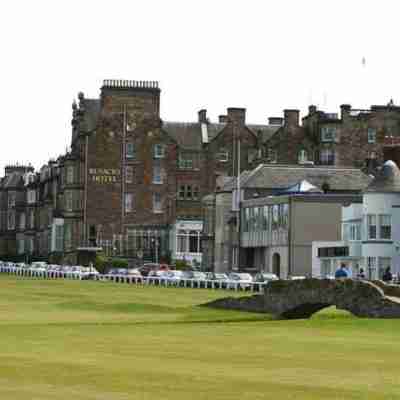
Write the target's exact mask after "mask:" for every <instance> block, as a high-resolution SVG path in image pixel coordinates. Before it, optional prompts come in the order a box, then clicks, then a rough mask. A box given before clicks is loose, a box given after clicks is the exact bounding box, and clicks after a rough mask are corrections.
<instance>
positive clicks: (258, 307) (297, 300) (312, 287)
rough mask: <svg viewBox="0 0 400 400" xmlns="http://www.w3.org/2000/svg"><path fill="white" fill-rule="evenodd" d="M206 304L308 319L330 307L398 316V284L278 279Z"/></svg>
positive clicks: (361, 314) (368, 314)
mask: <svg viewBox="0 0 400 400" xmlns="http://www.w3.org/2000/svg"><path fill="white" fill-rule="evenodd" d="M205 306H207V307H213V308H224V309H232V310H242V311H250V312H260V313H267V314H272V315H274V316H275V317H277V318H281V319H300V318H309V317H311V315H313V314H314V313H316V312H318V311H320V310H322V309H323V308H326V307H330V306H336V308H338V309H341V310H346V311H349V312H350V313H352V314H354V315H355V316H357V317H367V318H400V286H396V285H386V284H385V283H383V282H381V281H373V282H370V281H362V280H353V279H344V280H330V279H303V280H293V281H289V280H288V281H286V280H281V281H273V282H271V283H269V284H268V285H267V286H266V287H265V291H264V294H259V295H253V296H248V297H240V298H234V297H227V298H223V299H218V300H215V301H213V302H210V303H207V304H205Z"/></svg>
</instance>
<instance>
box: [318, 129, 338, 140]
mask: <svg viewBox="0 0 400 400" xmlns="http://www.w3.org/2000/svg"><path fill="white" fill-rule="evenodd" d="M335 140H336V127H334V126H323V127H322V128H321V141H322V142H334V141H335Z"/></svg>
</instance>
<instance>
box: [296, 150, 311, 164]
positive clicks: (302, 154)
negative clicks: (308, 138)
mask: <svg viewBox="0 0 400 400" xmlns="http://www.w3.org/2000/svg"><path fill="white" fill-rule="evenodd" d="M307 161H308V152H307V150H305V149H302V150H300V151H299V154H298V157H297V163H298V164H304V163H306V162H307Z"/></svg>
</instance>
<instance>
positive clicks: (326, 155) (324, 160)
mask: <svg viewBox="0 0 400 400" xmlns="http://www.w3.org/2000/svg"><path fill="white" fill-rule="evenodd" d="M319 161H320V163H321V164H324V165H334V164H335V150H333V149H321V151H320V155H319ZM332 161H333V162H332Z"/></svg>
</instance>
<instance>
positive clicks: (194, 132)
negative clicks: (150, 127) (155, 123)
mask: <svg viewBox="0 0 400 400" xmlns="http://www.w3.org/2000/svg"><path fill="white" fill-rule="evenodd" d="M162 129H163V130H164V131H165V132H166V133H168V134H169V135H170V136H171V137H172V138H173V139H174V140H175V141H176V142H177V143H178V145H179V146H180V147H182V148H183V149H186V150H201V148H202V132H201V124H199V123H198V122H164V123H163V126H162Z"/></svg>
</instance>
